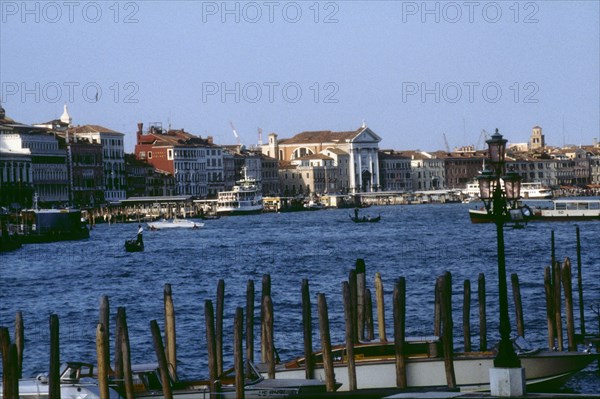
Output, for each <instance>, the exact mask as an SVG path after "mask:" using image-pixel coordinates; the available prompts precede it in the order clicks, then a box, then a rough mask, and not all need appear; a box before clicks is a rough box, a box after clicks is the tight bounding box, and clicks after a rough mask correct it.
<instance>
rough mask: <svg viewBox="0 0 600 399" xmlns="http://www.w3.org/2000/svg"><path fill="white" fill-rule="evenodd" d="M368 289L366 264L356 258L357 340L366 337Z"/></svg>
mask: <svg viewBox="0 0 600 399" xmlns="http://www.w3.org/2000/svg"><path fill="white" fill-rule="evenodd" d="M366 289H367V279H366V266H365V260H364V259H360V258H359V259H357V260H356V328H357V331H358V334H357V336H356V341H357V342H358V340H364V339H365V321H366V317H365V295H366V292H365V291H366Z"/></svg>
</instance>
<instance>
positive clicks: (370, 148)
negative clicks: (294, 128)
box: [262, 124, 381, 194]
mask: <svg viewBox="0 0 600 399" xmlns="http://www.w3.org/2000/svg"><path fill="white" fill-rule="evenodd" d="M380 141H381V138H380V137H379V136H378V135H377V134H375V132H373V131H372V130H371V129H369V128H368V127H367V126H366V125H365V124H363V125H362V126H361V127H360V128H359V129H357V130H352V131H346V132H332V131H330V130H320V131H309V132H302V133H298V134H296V135H294V136H293V137H291V138H288V139H279V138H278V136H277V134H275V133H271V134H270V135H269V141H268V143H267V144H265V145H263V146H262V152H263V154H265V155H267V156H269V157H273V158H276V159H278V160H279V161H280V162H292V161H294V160H297V159H306V157H309V158H310V157H314V156H316V155H317V154H324V155H325V156H327V157H331V153H332V152H334V155H335V157H333V159H334V162H335V160H338V159H345V158H344V157H343V156H341V155H342V154H343V153H345V154H347V156H348V158H347V165H345V166H344V170H343V171H338V172H339V173H338V178H339V177H340V176H347V181H348V187H347V191H348V192H349V193H359V192H373V191H379V190H380V185H379V182H380V179H379V158H378V151H379V142H380ZM327 151H329V154H328V153H327ZM340 151H341V153H340ZM332 166H336V167H338V169H339V168H340V165H338V164H334V165H332ZM283 180H285V179H283ZM285 185H286V184H285V181H281V186H282V187H285ZM311 187H313V188H314V187H315V184H314V182H313V183H312V184H311ZM311 191H313V192H316V191H314V190H311ZM317 193H318V192H317ZM319 194H320V193H319Z"/></svg>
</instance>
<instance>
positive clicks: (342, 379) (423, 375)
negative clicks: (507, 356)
mask: <svg viewBox="0 0 600 399" xmlns="http://www.w3.org/2000/svg"><path fill="white" fill-rule="evenodd" d="M514 344H515V347H516V352H517V355H518V356H519V359H520V361H521V364H522V366H523V368H525V370H526V384H527V386H528V387H533V388H535V387H539V388H544V387H549V386H555V385H556V386H560V384H561V383H562V382H564V381H565V380H566V379H567V378H568V377H570V376H572V375H573V374H575V373H577V372H578V371H580V370H583V369H584V368H585V367H587V366H588V365H589V364H590V363H592V362H594V361H596V360H597V359H598V354H596V353H591V351H585V352H558V351H545V350H537V349H518V348H519V347H518V345H517V342H515V343H514ZM331 351H332V356H333V359H334V362H333V367H334V370H335V378H336V381H337V382H339V383H341V384H342V386H341V387H340V389H339V390H340V391H347V390H348V389H349V379H348V360H347V359H348V357H347V354H346V346H345V345H338V346H334V347H333V348H332V350H331ZM405 356H406V377H407V384H408V388H420V389H422V388H436V387H442V386H445V385H446V383H447V380H446V371H445V364H444V356H443V346H442V343H441V341H440V339H439V338H438V337H408V338H407V339H406V342H405ZM354 357H355V364H356V366H355V367H356V376H357V387H358V389H374V388H393V387H395V386H396V355H395V347H394V343H393V342H385V343H384V342H369V343H360V344H357V345H355V346H354ZM495 357H496V351H495V350H490V351H485V352H466V353H454V360H453V362H454V372H455V375H456V384H457V385H458V386H459V387H460V390H461V391H479V390H489V389H490V385H489V384H490V377H489V369H490V368H491V367H494V358H495ZM314 360H315V374H314V375H315V378H317V379H324V378H325V370H324V368H323V353H322V352H316V353H315V358H314ZM305 365H306V361H305V358H304V357H300V358H297V359H294V360H292V361H290V362H287V363H285V364H281V365H278V366H277V367H276V369H275V372H276V378H277V379H279V378H301V377H302V376H304V375H305V370H304V368H305ZM260 366H263V365H260ZM261 372H262V374H263V376H264V375H266V371H265V370H264V369H263V368H261ZM277 379H275V380H274V381H277ZM533 388H532V389H533Z"/></svg>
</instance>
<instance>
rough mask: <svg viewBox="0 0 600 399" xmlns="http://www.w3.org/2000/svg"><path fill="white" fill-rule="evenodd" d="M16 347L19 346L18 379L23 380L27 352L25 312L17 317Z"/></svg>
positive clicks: (18, 313) (19, 312) (19, 313)
mask: <svg viewBox="0 0 600 399" xmlns="http://www.w3.org/2000/svg"><path fill="white" fill-rule="evenodd" d="M15 345H16V346H17V379H20V378H23V352H24V351H25V326H24V323H23V312H21V311H18V312H17V314H16V316H15Z"/></svg>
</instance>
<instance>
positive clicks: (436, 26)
mask: <svg viewBox="0 0 600 399" xmlns="http://www.w3.org/2000/svg"><path fill="white" fill-rule="evenodd" d="M0 13H1V15H0V84H1V87H0V89H1V92H0V95H1V97H0V100H1V101H2V105H3V107H4V108H5V109H6V111H7V114H8V115H9V116H10V117H12V118H13V119H15V120H17V121H20V122H24V123H37V122H45V121H48V120H51V119H53V118H57V117H59V116H60V115H61V113H62V108H63V104H65V103H66V104H67V105H68V106H69V110H70V113H71V115H72V117H73V122H74V124H99V125H103V126H106V127H108V128H111V129H114V130H117V131H120V132H123V133H125V134H126V150H127V151H132V149H133V145H134V141H135V130H136V124H137V123H138V122H144V123H145V124H146V125H147V124H148V123H150V122H161V123H162V124H163V125H164V126H167V125H168V124H169V122H170V124H171V126H172V127H173V128H185V130H186V131H189V132H192V133H195V134H198V135H201V136H203V137H205V136H206V135H212V136H214V138H215V141H216V142H217V143H220V144H231V143H234V142H235V138H234V136H233V133H232V132H231V128H230V126H229V123H230V121H231V122H233V123H234V125H235V127H236V130H237V131H238V133H239V135H240V136H241V140H242V142H243V143H244V144H246V145H252V144H256V142H257V139H258V134H257V131H258V128H261V129H262V131H263V140H264V141H266V139H267V137H266V136H267V134H268V133H270V132H276V133H278V134H279V136H280V137H290V136H292V135H293V134H295V133H298V132H301V131H305V130H353V129H356V128H358V127H359V126H360V125H361V123H362V121H363V120H365V121H366V123H367V125H368V126H369V127H370V128H371V129H372V130H373V131H375V132H376V133H377V134H379V135H380V136H381V137H382V138H383V141H382V143H381V144H380V147H381V148H394V149H422V150H436V149H443V148H444V138H443V135H444V134H445V135H446V137H447V141H448V144H449V146H450V147H451V148H452V147H455V146H460V145H467V144H476V143H477V142H478V141H479V137H480V134H481V131H482V130H483V129H485V130H487V131H488V132H490V133H491V132H493V130H494V129H495V128H499V129H500V132H501V133H503V134H504V135H505V137H506V138H508V139H509V140H510V141H511V142H524V141H527V139H528V137H529V134H530V132H531V128H532V127H533V126H534V125H540V126H542V128H543V130H544V134H545V135H546V141H547V142H548V143H549V144H551V145H562V144H563V143H567V144H569V143H571V144H591V143H592V141H593V139H594V138H598V137H599V136H600V47H599V42H600V39H599V38H600V31H599V29H600V28H599V26H600V2H598V1H538V2H528V1H523V2H517V1H506V2H504V1H499V2H491V1H490V2H488V1H476V2H475V1H474V2H468V1H465V2H463V1H459V2H452V1H450V2H436V1H429V2H422V1H398V2H392V1H383V2H378V1H369V2H366V1H335V2H327V1H324V2H315V1H306V2H303V1H297V2H293V1H290V2H280V1H258V2H233V1H231V2H221V1H217V2H213V1H121V2H117V1H95V2H94V1H83V2H79V1H72V2H63V1H57V2H52V1H50V2H37V1H26V2H23V1H7V0H2V1H0Z"/></svg>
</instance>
